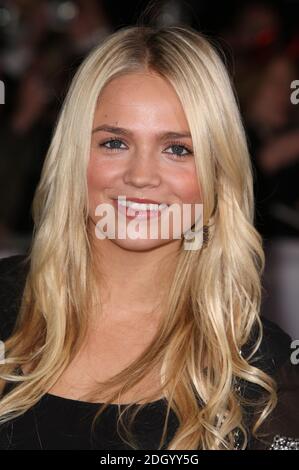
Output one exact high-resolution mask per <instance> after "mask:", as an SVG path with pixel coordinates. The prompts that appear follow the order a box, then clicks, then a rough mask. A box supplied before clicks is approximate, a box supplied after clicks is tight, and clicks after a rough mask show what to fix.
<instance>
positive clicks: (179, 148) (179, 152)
mask: <svg viewBox="0 0 299 470" xmlns="http://www.w3.org/2000/svg"><path fill="white" fill-rule="evenodd" d="M167 148H172V149H173V153H171V154H170V155H174V156H175V157H176V158H178V159H181V160H184V159H185V157H187V156H188V155H193V152H192V150H191V149H189V148H188V147H186V145H183V144H181V143H179V142H173V143H172V144H171V145H170V146H169V147H167ZM183 152H185V153H183ZM165 153H169V152H165Z"/></svg>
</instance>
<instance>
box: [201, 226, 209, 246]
mask: <svg viewBox="0 0 299 470" xmlns="http://www.w3.org/2000/svg"><path fill="white" fill-rule="evenodd" d="M202 231H203V241H202V247H203V248H206V247H207V246H208V243H209V226H208V225H203V227H202Z"/></svg>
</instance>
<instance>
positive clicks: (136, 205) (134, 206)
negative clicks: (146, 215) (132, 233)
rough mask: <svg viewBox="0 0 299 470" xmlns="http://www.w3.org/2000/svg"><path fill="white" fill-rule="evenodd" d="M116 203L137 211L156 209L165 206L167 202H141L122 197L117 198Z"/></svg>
mask: <svg viewBox="0 0 299 470" xmlns="http://www.w3.org/2000/svg"><path fill="white" fill-rule="evenodd" d="M118 204H120V205H121V206H124V207H129V208H130V209H134V210H138V211H158V210H162V209H164V208H166V207H167V204H143V203H138V202H132V201H128V200H123V199H119V200H118Z"/></svg>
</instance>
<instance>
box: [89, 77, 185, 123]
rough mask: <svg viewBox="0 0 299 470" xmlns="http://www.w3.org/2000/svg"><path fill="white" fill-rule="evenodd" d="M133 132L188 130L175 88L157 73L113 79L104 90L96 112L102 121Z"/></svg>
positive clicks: (97, 118) (95, 119)
mask: <svg viewBox="0 0 299 470" xmlns="http://www.w3.org/2000/svg"><path fill="white" fill-rule="evenodd" d="M107 120H108V122H109V123H110V124H117V125H119V126H121V125H124V126H125V125H126V126H132V127H134V129H136V130H137V129H138V128H140V129H147V128H149V127H160V126H166V125H167V127H169V126H172V127H173V128H174V129H173V130H179V129H181V128H184V129H185V130H186V129H188V124H187V120H186V117H185V113H184V109H183V107H182V104H181V102H180V100H179V97H178V96H177V94H176V92H175V90H174V88H173V87H172V85H171V84H170V83H169V82H168V81H167V80H166V79H164V78H162V77H160V76H159V75H158V74H155V73H149V72H138V73H130V74H127V75H123V76H120V77H117V78H114V79H113V80H112V81H111V82H109V83H108V84H107V85H106V86H105V87H104V89H103V90H102V92H101V94H100V96H99V98H98V102H97V107H96V111H95V118H94V121H95V124H97V125H98V124H100V123H101V121H103V122H107Z"/></svg>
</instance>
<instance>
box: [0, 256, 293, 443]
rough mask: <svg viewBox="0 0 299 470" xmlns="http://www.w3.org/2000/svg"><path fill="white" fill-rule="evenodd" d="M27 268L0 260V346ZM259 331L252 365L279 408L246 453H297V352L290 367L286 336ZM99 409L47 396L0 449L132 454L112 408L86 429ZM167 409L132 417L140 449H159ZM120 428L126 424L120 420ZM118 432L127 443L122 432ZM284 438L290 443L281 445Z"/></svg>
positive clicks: (18, 261)
mask: <svg viewBox="0 0 299 470" xmlns="http://www.w3.org/2000/svg"><path fill="white" fill-rule="evenodd" d="M27 268H28V266H27V264H25V259H24V256H22V255H17V256H11V257H9V258H5V259H2V260H0V339H1V340H2V341H5V340H6V339H7V338H8V337H9V336H10V335H11V333H12V331H13V327H14V324H15V320H16V316H17V312H18V308H19V305H20V300H21V295H22V292H23V288H24V283H25V280H26V272H27ZM263 326H264V336H263V341H262V344H261V346H260V348H259V350H258V352H257V353H256V354H255V356H254V358H255V361H256V362H255V363H253V364H254V365H256V366H257V367H259V368H261V369H263V370H264V371H265V372H267V373H269V374H270V375H272V376H273V377H275V379H276V380H277V382H278V386H279V389H278V405H277V406H276V408H275V410H274V411H273V412H272V414H271V415H270V417H268V418H267V420H266V421H265V422H264V424H263V425H262V429H263V431H265V432H266V433H268V435H267V436H266V437H265V441H264V442H261V441H256V440H255V439H254V438H253V437H252V436H249V444H248V447H247V449H269V448H270V447H271V445H272V448H274V449H276V448H279V447H280V446H282V447H285V448H286V449H291V448H297V449H299V411H298V410H299V406H298V405H299V364H298V365H296V364H295V363H294V362H299V352H298V354H297V357H298V361H294V360H293V363H292V362H291V359H290V356H291V353H292V352H294V350H292V349H291V347H290V345H291V341H292V340H291V338H290V336H289V335H287V334H286V333H285V332H284V331H283V330H281V328H279V327H278V326H277V325H275V324H274V323H272V322H270V321H269V320H267V319H263ZM252 339H253V337H252ZM250 345H251V342H250V341H249V342H248V343H247V345H246V347H244V348H242V353H243V354H246V352H247V351H248V350H249V349H250ZM10 387H11V384H7V386H6V388H5V391H4V393H6V392H7V391H8V390H9V388H10ZM240 390H241V393H245V394H247V396H252V394H255V393H257V392H258V388H257V387H256V386H255V385H253V384H249V383H247V382H242V383H240ZM134 406H136V405H134ZM98 408H99V405H98V404H97V403H88V402H81V401H78V400H72V399H68V398H62V397H58V396H55V395H51V394H48V393H46V394H45V395H44V396H43V397H42V398H41V400H40V401H39V402H38V403H37V404H35V405H34V406H33V407H32V408H30V409H29V410H28V411H26V412H25V413H24V414H23V415H22V416H20V417H18V418H15V419H14V420H11V421H9V422H8V423H5V424H2V425H0V449H92V448H93V449H102V450H126V449H131V447H130V446H129V445H128V444H126V443H124V442H123V441H122V440H121V438H120V436H119V435H118V434H117V430H116V421H117V416H118V407H117V405H114V404H112V405H108V408H107V409H106V410H105V411H104V413H103V415H102V416H101V417H100V419H99V421H98V423H97V425H96V429H95V433H94V434H93V435H91V432H90V430H91V423H92V420H93V417H94V415H95V413H96V411H97V410H98ZM166 409H167V403H166V399H160V400H156V401H155V402H152V403H149V404H147V405H146V406H145V407H144V408H143V409H142V410H141V411H140V412H139V413H138V414H137V416H136V418H135V421H134V425H133V428H132V431H133V435H134V437H136V438H137V445H138V448H139V449H143V450H154V449H157V448H158V446H159V441H160V438H161V435H162V430H163V424H164V420H165V416H166ZM125 423H126V424H127V423H128V421H126V420H125ZM178 424H179V422H178V419H177V416H176V415H175V413H174V412H173V411H172V410H171V413H170V419H169V423H168V429H167V440H166V444H165V445H164V446H163V449H165V448H166V446H167V443H169V442H170V440H171V439H172V437H173V436H174V434H175V432H176V429H177V427H178ZM120 432H121V434H122V436H124V437H126V433H125V431H124V429H123V428H122V427H120ZM275 436H276V440H275V441H274V439H275ZM279 436H280V437H279ZM284 436H286V437H287V438H289V440H288V441H287V440H286V439H284ZM279 439H280V440H279ZM297 439H298V440H297ZM236 448H238V446H237V445H236Z"/></svg>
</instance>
